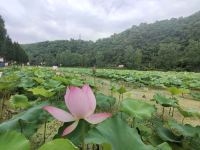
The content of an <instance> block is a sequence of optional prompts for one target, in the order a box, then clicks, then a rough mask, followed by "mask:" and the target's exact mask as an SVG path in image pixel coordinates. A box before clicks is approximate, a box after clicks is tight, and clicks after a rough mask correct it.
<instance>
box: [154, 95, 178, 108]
mask: <svg viewBox="0 0 200 150" xmlns="http://www.w3.org/2000/svg"><path fill="white" fill-rule="evenodd" d="M153 100H155V101H156V103H158V104H160V105H162V106H164V107H176V106H177V100H176V99H173V98H168V97H165V96H164V95H161V94H158V93H157V94H156V95H154V96H153Z"/></svg>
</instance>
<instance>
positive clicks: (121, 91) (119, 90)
mask: <svg viewBox="0 0 200 150" xmlns="http://www.w3.org/2000/svg"><path fill="white" fill-rule="evenodd" d="M117 92H118V93H119V94H124V93H126V88H125V87H124V86H121V87H120V88H119V89H117Z"/></svg>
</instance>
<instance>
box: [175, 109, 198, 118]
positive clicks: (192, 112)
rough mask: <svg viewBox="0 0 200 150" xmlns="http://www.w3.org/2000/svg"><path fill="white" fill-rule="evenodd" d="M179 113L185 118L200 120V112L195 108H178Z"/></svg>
mask: <svg viewBox="0 0 200 150" xmlns="http://www.w3.org/2000/svg"><path fill="white" fill-rule="evenodd" d="M178 110H179V112H180V113H181V114H182V115H183V116H184V117H196V118H200V111H199V110H198V109H195V108H187V109H186V108H182V107H178Z"/></svg>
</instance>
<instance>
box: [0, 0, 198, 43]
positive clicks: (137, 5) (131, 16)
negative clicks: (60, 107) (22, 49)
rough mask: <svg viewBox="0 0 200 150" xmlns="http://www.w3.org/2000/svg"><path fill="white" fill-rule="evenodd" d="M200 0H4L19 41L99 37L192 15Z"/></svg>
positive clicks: (0, 0) (1, 6)
mask: <svg viewBox="0 0 200 150" xmlns="http://www.w3.org/2000/svg"><path fill="white" fill-rule="evenodd" d="M199 10H200V0H0V15H1V16H2V17H3V19H4V21H5V25H6V29H7V31H8V34H9V36H10V37H11V38H12V39H13V40H14V41H18V42H19V43H32V42H38V41H45V40H61V39H70V38H74V39H78V38H79V37H81V39H83V40H93V41H94V40H96V39H98V38H103V37H108V36H110V35H111V34H113V33H119V32H121V31H123V30H125V29H127V28H130V27H131V26H132V25H138V24H140V23H141V22H146V23H150V22H154V21H156V20H162V19H170V18H172V17H181V16H188V15H191V14H192V13H194V12H196V11H199Z"/></svg>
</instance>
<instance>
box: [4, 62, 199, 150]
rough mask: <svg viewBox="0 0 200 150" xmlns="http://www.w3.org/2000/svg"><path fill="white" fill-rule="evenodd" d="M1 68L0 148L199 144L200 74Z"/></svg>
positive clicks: (124, 149) (140, 149) (190, 147)
mask: <svg viewBox="0 0 200 150" xmlns="http://www.w3.org/2000/svg"><path fill="white" fill-rule="evenodd" d="M0 72H2V73H1V74H0V76H1V77H0V150H37V149H38V150H78V149H80V150H199V149H200V73H189V72H161V71H133V70H132V71H131V70H114V69H95V68H93V69H91V68H90V69H89V68H88V69H85V68H83V69H81V68H48V67H19V66H15V67H6V68H0Z"/></svg>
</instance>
